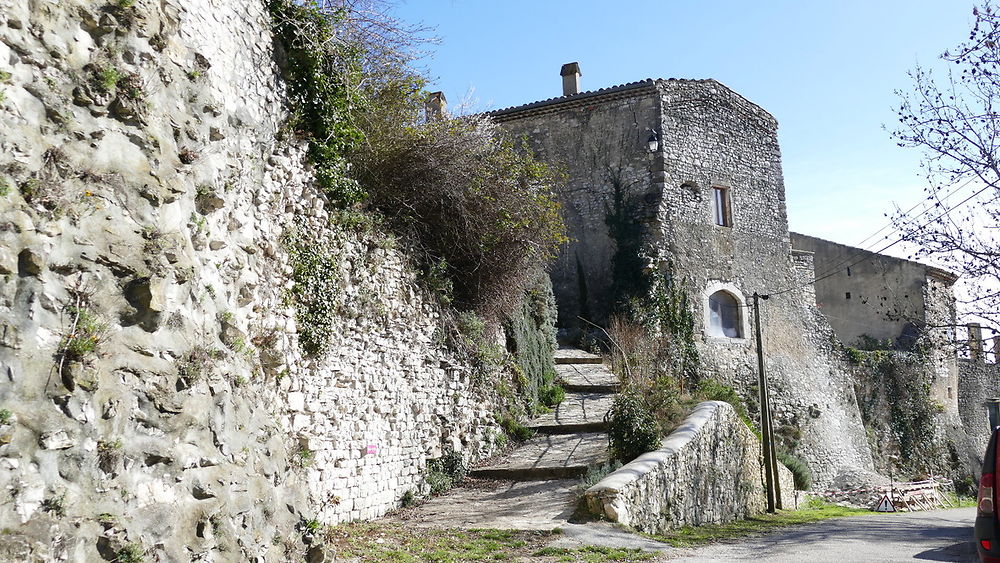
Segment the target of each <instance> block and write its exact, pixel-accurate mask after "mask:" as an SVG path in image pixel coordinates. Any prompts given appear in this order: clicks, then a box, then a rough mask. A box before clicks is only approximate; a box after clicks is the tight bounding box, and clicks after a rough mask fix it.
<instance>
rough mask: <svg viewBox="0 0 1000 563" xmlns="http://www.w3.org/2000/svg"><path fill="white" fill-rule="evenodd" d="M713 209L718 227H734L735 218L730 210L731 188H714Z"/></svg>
mask: <svg viewBox="0 0 1000 563" xmlns="http://www.w3.org/2000/svg"><path fill="white" fill-rule="evenodd" d="M712 208H713V210H714V213H715V224H716V225H719V226H721V227H732V226H733V216H732V213H731V212H730V209H729V188H712Z"/></svg>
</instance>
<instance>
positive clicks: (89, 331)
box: [59, 305, 108, 362]
mask: <svg viewBox="0 0 1000 563" xmlns="http://www.w3.org/2000/svg"><path fill="white" fill-rule="evenodd" d="M66 313H67V315H68V316H69V318H70V327H69V330H68V331H67V332H66V334H64V335H63V337H62V340H61V341H60V343H59V356H60V357H61V359H63V360H65V361H70V362H80V361H83V360H84V359H86V358H87V357H88V356H89V355H90V354H92V353H94V352H96V351H97V348H98V346H99V345H100V344H101V342H102V341H103V339H104V337H105V335H106V334H107V330H108V325H107V324H106V323H105V322H103V321H102V320H101V319H100V318H99V317H98V316H97V314H96V313H95V312H94V311H92V310H91V309H90V308H88V307H87V306H77V305H71V306H69V307H67V308H66Z"/></svg>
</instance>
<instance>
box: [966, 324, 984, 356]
mask: <svg viewBox="0 0 1000 563" xmlns="http://www.w3.org/2000/svg"><path fill="white" fill-rule="evenodd" d="M967 326H968V328H969V360H971V361H973V362H976V363H983V359H984V358H983V329H982V327H981V326H979V323H969V324H968V325H967Z"/></svg>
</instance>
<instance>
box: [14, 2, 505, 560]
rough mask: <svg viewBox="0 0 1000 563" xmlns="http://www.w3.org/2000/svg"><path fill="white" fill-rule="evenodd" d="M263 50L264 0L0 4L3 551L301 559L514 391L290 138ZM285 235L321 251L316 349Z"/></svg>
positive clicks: (468, 447) (489, 432)
mask: <svg viewBox="0 0 1000 563" xmlns="http://www.w3.org/2000/svg"><path fill="white" fill-rule="evenodd" d="M272 49H273V46H272V44H271V36H270V22H269V17H268V15H267V11H266V9H265V8H264V5H263V3H261V2H256V1H254V2H245V3H244V2H241V3H235V2H228V1H221V0H213V1H210V2H191V1H185V0H166V1H164V2H152V1H150V0H138V1H137V2H136V3H135V4H134V6H131V7H116V6H115V5H113V3H111V4H107V5H105V4H102V3H94V2H90V1H88V0H69V1H61V2H54V1H49V0H30V1H28V2H22V1H20V0H0V71H2V73H4V74H2V75H0V76H3V77H4V78H3V79H2V80H0V92H2V93H3V96H0V192H2V194H3V195H2V196H0V274H2V278H0V374H2V377H3V381H4V384H3V385H0V415H2V416H0V497H2V500H0V527H2V528H4V530H5V533H4V534H3V535H2V536H0V559H4V560H32V559H42V560H53V559H69V560H75V561H95V560H99V559H101V558H104V559H109V560H110V559H114V558H115V557H117V556H118V554H119V553H120V550H123V549H125V550H130V549H134V550H138V551H141V552H144V553H145V554H146V557H147V558H148V559H150V560H152V559H156V560H169V561H188V560H196V559H210V560H229V559H233V560H235V559H239V560H248V561H264V560H266V561H279V560H290V559H294V558H297V557H300V556H301V554H302V553H303V552H304V551H306V550H307V549H308V548H309V546H308V543H307V542H308V541H309V540H310V534H309V529H310V527H311V526H310V525H309V523H310V522H313V521H316V522H323V523H336V522H341V521H344V520H347V519H352V518H367V517H374V516H378V515H381V514H384V513H385V512H386V511H388V510H390V509H392V508H394V507H396V506H397V505H398V504H399V499H400V498H401V497H402V495H404V494H405V493H407V492H408V491H416V492H418V493H419V492H420V490H421V489H422V488H423V487H424V485H423V478H422V471H423V469H424V465H425V462H426V460H427V459H428V458H433V457H437V456H439V455H440V454H441V452H442V451H443V450H444V449H445V448H448V449H455V450H461V451H462V452H463V453H464V454H465V455H466V459H468V460H475V459H476V458H477V457H478V456H481V455H485V454H486V453H488V452H489V451H490V449H491V448H492V446H493V440H492V437H493V436H494V434H495V433H496V428H495V423H494V421H493V418H492V410H491V409H492V408H493V407H494V406H496V405H497V403H498V401H500V400H510V398H509V397H506V398H502V399H501V398H499V397H498V396H497V393H498V392H497V390H496V389H494V388H492V385H491V383H490V382H489V381H488V380H487V379H485V378H483V377H481V376H480V377H476V376H475V374H477V373H479V372H475V371H474V370H472V369H471V367H470V366H469V365H467V364H465V363H463V362H462V361H460V359H459V358H456V357H455V356H454V354H452V353H451V352H449V351H448V349H447V347H446V346H445V337H444V335H445V333H446V331H445V329H444V327H443V326H442V323H441V322H440V320H441V317H442V315H443V314H444V311H442V310H441V309H440V307H439V306H438V305H437V304H436V301H435V300H434V299H433V298H431V297H430V296H428V295H426V294H425V293H424V292H423V291H422V290H421V289H420V288H419V286H418V284H417V279H416V275H415V272H414V270H413V268H411V267H410V265H409V264H408V261H407V259H406V257H405V255H404V254H403V253H402V252H401V251H400V250H399V249H397V246H398V245H396V244H395V241H394V240H393V239H392V238H391V237H388V236H385V235H382V234H379V233H378V232H377V230H375V231H371V230H366V229H364V228H360V229H359V228H357V227H355V226H353V225H356V224H357V222H356V219H357V218H350V217H347V218H345V217H344V216H343V214H341V213H338V212H331V211H329V210H327V209H326V208H325V207H326V206H325V202H324V198H323V196H322V195H321V194H320V193H318V191H317V190H316V189H315V188H314V187H313V184H312V175H311V171H310V169H309V166H308V165H307V164H306V162H305V147H303V146H301V145H300V144H298V143H297V142H295V141H279V140H277V138H276V136H277V135H278V132H279V130H280V126H281V123H282V121H283V119H284V111H283V109H282V101H281V100H282V84H281V82H280V80H279V78H278V75H279V74H278V72H277V69H276V68H275V65H274V63H273V60H272ZM8 73H9V78H8V77H7V76H8ZM296 232H309V233H311V234H313V235H314V236H315V237H316V240H319V241H322V247H319V246H317V247H316V250H317V251H320V250H324V251H325V257H326V258H328V259H329V261H328V262H327V263H326V268H325V269H324V271H325V272H326V274H328V275H327V277H326V278H324V280H323V281H324V283H325V284H326V285H323V286H322V288H323V291H324V292H325V293H324V295H325V296H326V298H327V299H328V303H329V305H330V306H331V315H330V316H329V318H328V321H329V322H328V323H327V324H326V325H325V327H324V329H325V330H326V331H327V332H328V334H329V335H330V336H331V339H330V342H331V345H330V346H329V347H328V349H327V351H326V353H325V354H322V355H317V356H309V355H307V354H305V353H304V351H303V350H302V347H301V346H300V344H299V334H300V328H301V327H299V326H298V316H297V311H296V309H295V307H294V304H293V303H292V301H291V299H290V294H289V290H290V289H291V288H292V287H294V285H295V282H294V280H293V277H294V276H293V261H292V259H291V258H290V256H289V252H288V245H287V243H286V242H285V241H286V240H287V238H288V236H289V235H291V234H294V233H296Z"/></svg>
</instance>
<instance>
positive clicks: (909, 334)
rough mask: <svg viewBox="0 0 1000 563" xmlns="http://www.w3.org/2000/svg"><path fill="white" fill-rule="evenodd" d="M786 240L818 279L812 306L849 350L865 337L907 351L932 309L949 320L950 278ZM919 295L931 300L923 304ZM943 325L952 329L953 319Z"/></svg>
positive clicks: (810, 241)
mask: <svg viewBox="0 0 1000 563" xmlns="http://www.w3.org/2000/svg"><path fill="white" fill-rule="evenodd" d="M791 236H792V248H795V249H798V250H803V251H807V252H812V253H813V256H814V257H813V262H814V264H815V269H816V273H817V276H818V277H820V278H821V279H818V280H816V284H815V287H816V302H817V304H818V305H819V308H820V310H822V311H823V314H824V315H825V316H826V318H827V319H829V320H830V325H831V326H832V327H833V330H834V332H836V333H837V337H838V338H839V339H840V341H841V342H843V343H845V344H847V345H849V346H854V345H856V344H857V343H858V339H859V338H861V337H865V336H866V337H868V338H871V339H874V340H878V341H882V342H888V343H889V344H890V345H893V346H896V347H897V348H910V347H912V346H913V344H915V343H916V341H917V339H918V338H919V337H920V336H921V335H922V334H923V332H924V329H925V327H926V326H927V324H928V323H929V322H930V319H929V318H928V317H929V316H932V315H934V314H935V312H934V310H933V309H934V308H935V307H938V308H940V309H943V310H944V311H945V315H947V314H948V313H947V311H950V312H951V316H952V317H953V316H954V310H955V299H954V297H953V296H952V294H951V291H950V288H951V286H952V284H954V282H955V280H956V279H957V278H956V276H955V275H954V274H951V273H949V272H945V271H943V270H941V269H939V268H933V267H931V266H927V265H924V264H920V263H918V262H913V261H911V260H904V259H901V258H895V257H892V256H886V255H884V254H877V253H874V252H869V251H867V250H862V249H860V248H854V247H851V246H846V245H843V244H837V243H835V242H830V241H827V240H823V239H820V238H816V237H811V236H808V235H802V234H799V233H791ZM936 285H940V286H941V291H938V290H937V289H936ZM925 292H932V293H933V296H934V297H937V299H933V300H927V299H925ZM926 297H931V295H930V294H928V295H926ZM939 301H940V302H939ZM932 324H933V323H932ZM948 324H951V325H954V324H955V323H954V319H951V322H949V323H948Z"/></svg>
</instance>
